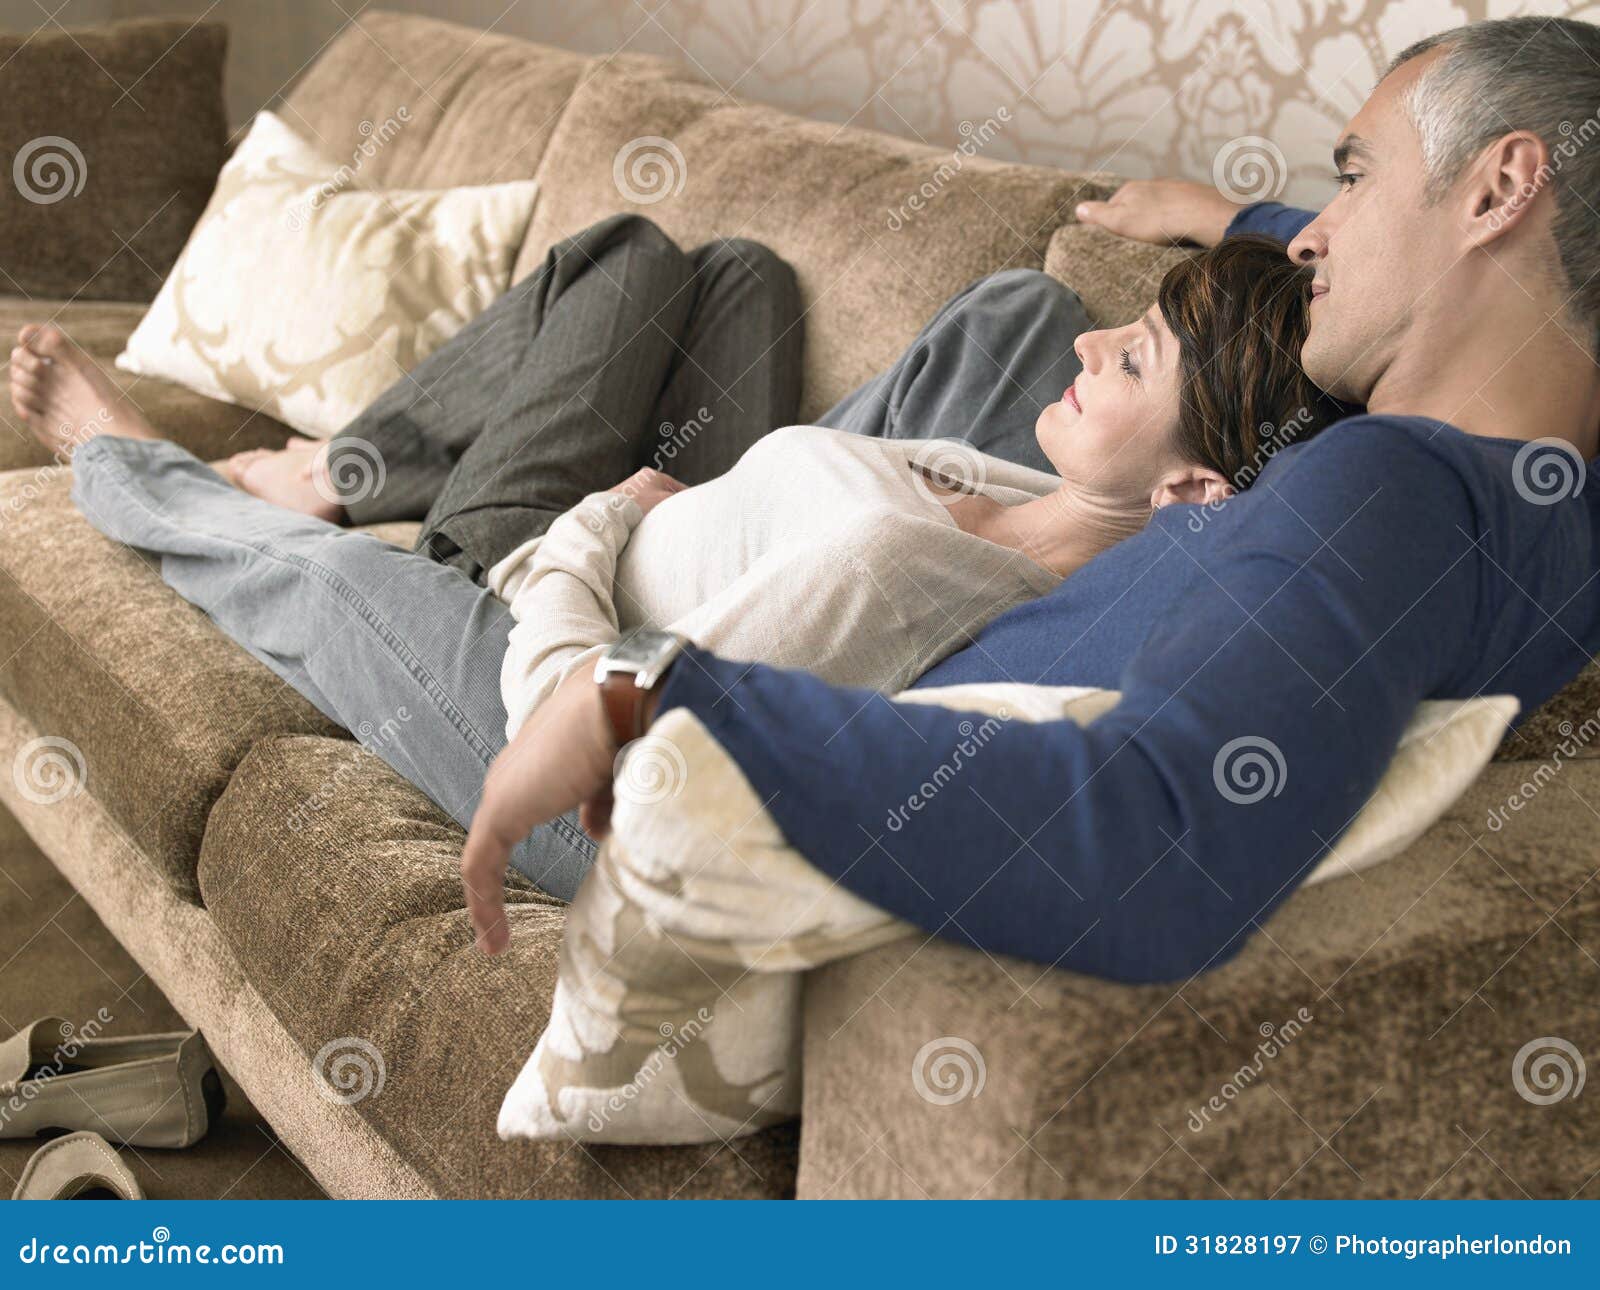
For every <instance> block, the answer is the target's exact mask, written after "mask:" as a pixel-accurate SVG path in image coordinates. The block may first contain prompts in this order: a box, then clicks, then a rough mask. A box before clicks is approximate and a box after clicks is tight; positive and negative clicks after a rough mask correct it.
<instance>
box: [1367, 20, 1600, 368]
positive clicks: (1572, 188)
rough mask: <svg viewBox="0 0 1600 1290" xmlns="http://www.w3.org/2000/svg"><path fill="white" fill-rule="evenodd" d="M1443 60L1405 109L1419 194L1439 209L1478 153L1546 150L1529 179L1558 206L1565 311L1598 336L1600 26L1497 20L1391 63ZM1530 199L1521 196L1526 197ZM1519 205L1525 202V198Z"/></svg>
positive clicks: (1430, 41) (1422, 44)
mask: <svg viewBox="0 0 1600 1290" xmlns="http://www.w3.org/2000/svg"><path fill="white" fill-rule="evenodd" d="M1433 49H1442V50H1443V53H1442V54H1441V55H1440V57H1439V58H1438V59H1437V60H1436V61H1435V62H1434V63H1433V65H1432V66H1431V67H1428V68H1427V69H1426V70H1425V71H1424V72H1423V74H1422V75H1421V76H1420V77H1418V78H1417V81H1416V83H1415V84H1414V85H1413V86H1412V87H1411V89H1410V90H1409V91H1408V92H1407V94H1406V96H1405V100H1404V104H1405V108H1406V111H1407V112H1408V113H1409V114H1410V117H1411V120H1412V123H1413V124H1414V125H1415V126H1416V129H1417V134H1418V136H1419V137H1420V139H1421V143H1422V165H1423V177H1424V181H1425V190H1424V191H1425V192H1426V194H1427V196H1428V199H1429V200H1431V201H1438V200H1441V199H1442V198H1443V197H1444V195H1445V193H1446V192H1447V191H1448V190H1449V188H1450V185H1451V184H1453V183H1455V181H1456V180H1457V179H1458V178H1459V177H1460V175H1461V172H1462V171H1463V170H1464V169H1465V168H1466V166H1467V165H1468V163H1469V162H1471V161H1473V160H1474V159H1475V158H1476V157H1477V156H1478V154H1479V153H1480V152H1481V151H1482V150H1483V149H1484V148H1486V147H1487V146H1488V145H1489V144H1491V143H1493V142H1494V141H1495V140H1496V139H1499V138H1501V137H1503V136H1505V135H1507V134H1510V133H1512V132H1513V131H1516V130H1527V131H1529V132H1531V133H1533V134H1536V135H1538V136H1539V138H1540V139H1542V140H1543V141H1544V144H1545V147H1546V148H1548V149H1549V151H1550V162H1549V165H1548V167H1547V168H1546V170H1545V171H1543V172H1542V173H1541V174H1540V175H1539V176H1538V179H1537V183H1538V186H1539V187H1541V188H1543V187H1549V188H1550V189H1551V190H1552V195H1553V196H1554V199H1555V203H1556V213H1555V217H1554V221H1553V224H1552V231H1553V233H1554V236H1555V243H1556V251H1557V253H1558V254H1559V255H1560V257H1561V270H1562V274H1563V276H1564V277H1565V279H1566V286H1567V290H1568V291H1569V292H1570V293H1571V298H1570V299H1569V300H1568V302H1567V311H1568V312H1569V313H1570V314H1572V315H1573V317H1574V318H1577V319H1579V320H1580V321H1582V322H1583V323H1584V324H1585V325H1586V326H1587V327H1588V328H1589V329H1590V333H1591V334H1590V336H1589V341H1590V346H1591V349H1593V348H1594V342H1595V339H1596V337H1600V27H1597V26H1595V25H1593V24H1592V23H1587V22H1575V21H1573V20H1572V19H1569V18H1539V17H1526V18H1502V19H1498V20H1495V21H1488V22H1475V23H1471V24H1469V25H1468V26H1465V27H1455V28H1452V29H1451V30H1450V31H1444V32H1440V33H1439V34H1438V35H1437V36H1429V37H1428V38H1427V39H1426V40H1419V41H1418V42H1417V43H1416V44H1414V45H1411V46H1409V47H1408V48H1406V49H1404V50H1402V51H1401V52H1400V53H1399V55H1398V56H1396V58H1395V60H1394V61H1393V62H1392V63H1390V64H1389V71H1391V72H1392V71H1394V69H1395V68H1397V67H1399V66H1400V65H1401V64H1402V63H1405V62H1407V61H1409V60H1410V59H1413V58H1416V57H1417V56H1418V55H1419V54H1425V53H1427V52H1428V51H1430V50H1433ZM1531 196H1532V193H1531V192H1530V193H1529V194H1528V197H1531ZM1523 200H1527V199H1526V198H1523Z"/></svg>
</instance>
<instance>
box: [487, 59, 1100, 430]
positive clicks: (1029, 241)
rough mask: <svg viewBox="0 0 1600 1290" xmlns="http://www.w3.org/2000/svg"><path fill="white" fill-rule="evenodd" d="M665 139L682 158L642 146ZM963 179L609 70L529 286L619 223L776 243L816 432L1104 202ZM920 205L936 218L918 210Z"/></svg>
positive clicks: (899, 142)
mask: <svg viewBox="0 0 1600 1290" xmlns="http://www.w3.org/2000/svg"><path fill="white" fill-rule="evenodd" d="M651 137H657V138H660V139H662V140H665V141H666V142H667V143H670V145H671V146H670V148H667V147H664V146H663V145H661V144H654V145H652V144H649V143H648V142H643V143H641V142H640V141H641V140H648V139H649V138H651ZM630 145H631V148H630ZM652 148H653V149H654V158H657V159H659V162H657V161H655V160H652V158H651V156H650V155H648V154H649V153H650V151H651V149H652ZM950 162H951V154H950V153H949V152H941V151H939V150H937V149H933V148H926V147H922V146H920V145H918V144H914V143H908V142H906V141H905V140H903V139H896V138H891V137H890V136H888V135H882V134H876V133H874V132H871V131H866V130H858V129H841V128H840V127H839V126H836V125H828V124H824V123H822V122H817V121H802V120H798V119H796V118H795V117H792V116H788V115H786V114H784V113H782V112H779V111H776V110H775V109H772V108H766V107H756V106H751V105H746V104H742V103H740V102H738V101H737V100H732V99H729V98H727V97H726V96H724V95H722V94H720V93H718V92H717V91H716V90H713V89H708V88H706V87H703V86H699V85H691V84H684V83H682V82H673V81H666V80H644V79H640V78H638V77H631V76H627V75H623V74H619V73H618V72H617V71H616V70H615V69H614V68H612V69H605V70H603V71H600V72H597V73H596V74H595V75H593V76H592V77H590V78H589V79H588V80H587V81H586V82H585V83H584V84H583V85H582V86H580V87H579V88H578V90H577V91H576V93H574V94H573V97H572V102H571V104H570V105H569V106H568V108H567V111H566V112H565V114H564V115H563V116H562V118H561V122H560V124H559V125H558V126H557V128H556V132H555V135H554V137H553V138H552V139H551V140H550V146H549V148H548V149H547V151H546V153H545V157H544V163H543V164H542V165H541V166H540V168H539V175H538V178H539V181H540V187H541V194H540V199H539V207H538V209H537V210H536V211H535V212H534V217H533V225H532V227H531V228H530V229H529V232H528V239H527V242H526V243H525V245H524V247H523V253H522V257H521V259H520V260H519V261H518V264H517V271H516V272H517V276H518V277H520V276H522V275H523V274H526V273H528V272H531V271H532V270H533V269H535V268H537V267H538V265H539V263H540V261H541V260H542V258H543V256H544V255H545V253H546V251H547V250H548V249H549V247H550V246H551V245H552V244H553V243H554V242H556V241H559V240H560V239H561V238H564V237H569V236H571V235H572V234H574V233H576V232H578V231H579V230H580V229H583V228H585V227H587V226H588V225H590V224H592V223H594V222H595V221H596V220H599V219H601V218H603V217H605V216H607V215H612V214H615V213H617V212H620V211H638V212H642V213H644V214H646V215H648V216H649V217H650V218H651V219H653V220H655V221H656V222H657V223H658V224H660V225H661V227H662V228H663V229H665V230H666V232H667V233H668V234H669V235H670V236H671V237H673V238H674V239H675V240H676V241H677V242H678V243H679V244H680V245H682V246H684V247H686V248H687V247H691V246H694V245H697V244H699V243H702V242H705V241H707V240H709V239H711V238H714V237H733V236H737V237H747V238H753V239H755V240H756V241H759V242H764V243H766V244H767V245H768V246H770V247H771V248H772V249H773V250H774V251H776V252H777V253H778V254H779V255H781V256H782V257H783V258H784V259H785V260H787V261H788V262H789V263H790V264H791V265H793V266H794V269H795V272H796V274H797V276H798V277H799V280H800V290H801V295H802V298H803V301H804V304H805V308H806V320H805V325H806V357H805V386H804V391H803V394H802V403H801V409H800V417H801V419H802V420H808V419H810V418H812V417H814V416H815V415H817V414H818V413H820V412H822V411H823V410H825V409H826V408H827V407H828V406H829V405H830V404H832V403H833V402H835V401H836V400H837V399H839V398H840V397H841V396H842V395H844V394H846V393H847V392H848V391H849V390H851V389H852V388H854V387H855V386H856V385H859V384H860V383H861V382H862V381H864V380H866V379H867V378H868V377H870V376H872V375H874V374H875V373H876V372H878V371H880V370H881V369H882V368H884V367H886V366H887V365H888V364H889V363H890V362H891V361H892V360H893V359H894V358H895V356H896V355H897V354H899V352H900V351H901V350H902V349H903V348H904V347H905V346H906V344H907V343H909V342H910V340H911V339H912V337H913V336H915V335H916V333H917V331H918V330H919V329H920V328H921V327H922V325H923V324H924V323H925V322H927V320H928V318H929V317H930V316H931V315H932V314H933V312H934V310H935V309H937V308H938V307H939V305H940V304H941V303H942V302H943V301H944V300H945V299H947V298H948V297H949V296H951V295H953V294H955V292H957V291H958V290H960V289H961V288H962V287H964V286H966V285H967V284H968V283H970V282H972V281H974V280H975V279H977V278H979V277H981V276H983V275H984V274H987V273H993V272H995V271H996V270H999V269H1005V268H1032V269H1037V268H1041V267H1043V265H1044V257H1045V248H1046V246H1047V245H1048V244H1049V241H1050V235H1051V233H1052V232H1053V231H1054V230H1055V229H1056V227H1057V226H1058V225H1060V224H1061V223H1062V222H1063V221H1064V220H1069V219H1071V218H1072V209H1073V206H1074V204H1075V203H1076V202H1077V201H1078V200H1079V199H1080V198H1081V197H1084V196H1096V195H1099V194H1101V193H1103V192H1104V191H1105V188H1104V185H1103V184H1102V183H1099V182H1097V181H1095V180H1093V179H1086V178H1084V177H1082V176H1078V175H1072V174H1068V173H1065V172H1063V171H1057V170H1046V169H1044V168H1042V167H1035V166H1023V165H1002V164H999V163H995V162H991V161H988V160H985V159H983V158H981V157H975V158H970V159H964V160H963V161H962V164H961V166H960V167H959V169H955V168H953V167H950V168H948V169H947V171H946V172H944V173H941V171H940V167H941V166H946V165H947V163H950ZM680 181H681V184H680ZM624 189H627V190H628V191H629V192H631V193H632V194H634V196H633V197H631V198H630V196H628V195H627V194H626V193H625V192H624ZM927 189H931V190H932V195H931V196H928V197H927V198H926V200H924V199H923V197H922V196H921V194H922V192H923V191H925V190H927ZM914 195H915V196H916V200H917V201H918V202H919V203H921V205H922V209H921V210H920V211H911V210H910V209H909V207H908V202H909V201H910V200H911V199H912V198H913V196H914ZM902 212H904V213H902ZM891 225H894V227H893V228H892V227H891Z"/></svg>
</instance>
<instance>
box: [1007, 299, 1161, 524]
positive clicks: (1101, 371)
mask: <svg viewBox="0 0 1600 1290" xmlns="http://www.w3.org/2000/svg"><path fill="white" fill-rule="evenodd" d="M1072 348H1073V351H1074V352H1075V353H1076V354H1077V355H1078V359H1079V361H1080V362H1081V363H1082V364H1083V370H1082V371H1081V372H1080V373H1078V379H1077V380H1076V381H1074V382H1073V383H1072V386H1071V388H1070V389H1068V390H1067V391H1066V392H1065V393H1064V394H1063V396H1062V397H1061V398H1060V399H1058V400H1056V402H1054V403H1052V404H1051V405H1050V406H1049V407H1047V408H1046V409H1045V410H1044V411H1043V412H1041V413H1040V414H1039V420H1038V421H1037V422H1036V423H1035V424H1034V434H1035V436H1036V437H1037V438H1038V441H1039V447H1040V448H1041V449H1043V451H1044V455H1045V456H1046V457H1048V458H1049V459H1050V464H1051V465H1053V466H1054V467H1055V468H1056V471H1057V472H1058V473H1059V474H1060V475H1061V477H1062V478H1063V479H1066V480H1070V481H1072V482H1073V483H1075V484H1078V485H1080V486H1082V487H1084V488H1088V489H1092V490H1093V491H1094V492H1096V493H1099V494H1102V495H1104V496H1106V497H1108V498H1112V499H1115V500H1119V501H1130V502H1137V500H1138V499H1140V498H1141V497H1143V498H1148V497H1149V495H1150V493H1151V491H1152V489H1154V488H1155V486H1156V485H1157V483H1158V482H1159V481H1160V479H1161V477H1162V475H1163V474H1164V473H1165V472H1166V471H1167V470H1169V469H1171V468H1172V467H1173V466H1174V465H1176V464H1177V463H1178V460H1179V459H1178V456H1177V453H1176V451H1175V450H1174V438H1175V436H1176V434H1177V428H1178V342H1177V340H1176V339H1175V338H1174V337H1173V335H1172V333H1171V331H1169V330H1168V329H1167V325H1166V323H1165V322H1164V321H1163V320H1162V317H1161V311H1160V310H1159V309H1157V308H1156V307H1155V306H1154V305H1152V306H1151V307H1150V308H1149V309H1148V310H1146V311H1145V314H1144V316H1143V317H1142V318H1140V319H1139V320H1138V321H1137V322H1133V323H1130V324H1129V325H1128V326H1126V327H1112V328H1107V329H1105V330H1104V331H1089V332H1084V333H1082V334H1081V335H1080V336H1079V337H1078V339H1077V340H1076V341H1074V342H1073V345H1072Z"/></svg>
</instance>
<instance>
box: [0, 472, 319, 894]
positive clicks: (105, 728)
mask: <svg viewBox="0 0 1600 1290" xmlns="http://www.w3.org/2000/svg"><path fill="white" fill-rule="evenodd" d="M71 483H72V473H71V471H70V470H67V469H63V468H60V467H54V466H51V467H44V468H42V469H40V470H38V471H34V470H20V471H11V472H9V473H7V474H4V475H0V531H3V535H4V541H0V692H3V694H4V696H5V698H6V699H7V701H8V702H10V704H11V705H12V706H13V707H14V708H16V709H17V711H18V712H19V713H21V714H22V716H24V717H25V718H26V719H27V720H28V721H30V722H31V723H32V724H33V725H34V726H35V727H36V728H37V729H39V730H40V731H42V732H44V736H45V737H47V738H48V739H50V740H55V741H64V742H58V743H56V744H54V745H52V746H51V747H52V748H53V749H54V754H55V755H54V758H53V764H54V765H55V767H56V768H57V769H58V770H59V769H62V768H63V767H64V768H65V771H66V773H67V774H69V775H72V776H76V777H77V778H78V779H79V780H80V781H81V787H82V789H83V791H86V792H89V793H91V794H93V795H94V797H95V798H96V799H97V800H98V801H99V802H100V803H101V805H102V806H103V807H104V809H105V810H106V812H107V813H108V814H109V815H110V816H111V817H112V818H113V819H114V820H115V821H116V822H117V823H118V824H119V825H121V826H122V827H123V828H124V829H126V830H127V832H128V834H129V835H130V837H131V838H132V840H133V842H134V844H135V846H136V847H137V848H138V849H139V850H140V851H141V852H142V853H143V854H144V855H145V856H146V857H147V858H148V860H149V861H150V863H151V864H152V865H153V866H154V867H155V869H156V870H157V872H158V873H159V874H160V876H161V877H162V878H163V879H164V880H165V881H167V882H168V883H169V884H171V886H172V888H173V889H174V890H175V891H176V892H178V893H179V894H180V895H182V896H184V897H185V898H188V899H195V898H196V897H197V892H198V888H197V886H196V882H195V874H194V869H195V863H196V860H197V858H198V855H199V849H200V836H201V833H202V832H203V830H204V828H205V820H206V815H207V814H208V813H209V811H210V809H211V805H212V803H213V802H215V800H216V799H217V797H218V795H219V794H220V793H221V792H222V790H223V788H224V787H225V786H226V784H227V782H228V778H229V776H230V775H231V774H232V773H233V769H234V767H235V766H237V765H238V763H239V760H240V758H242V757H243V756H244V754H245V752H246V751H247V750H248V749H249V747H250V745H251V744H252V743H254V742H255V741H256V740H257V739H260V738H263V737H265V736H269V735H276V734H285V733H319V734H330V735H333V734H338V733H339V731H338V728H337V727H335V726H334V725H333V724H332V723H331V722H329V721H328V720H327V719H326V718H324V717H323V716H322V715H321V714H320V713H318V712H317V711H316V709H314V708H313V707H312V706H311V705H310V704H309V703H308V702H306V700H304V699H302V698H301V697H300V696H299V695H298V694H296V693H295V692H294V691H293V690H291V689H290V688H289V687H288V686H286V685H284V684H283V682H282V681H280V680H279V679H278V678H277V677H276V676H274V675H273V674H272V673H271V672H270V671H268V670H267V669H266V668H265V667H264V666H262V665H261V664H260V663H258V662H256V661H255V660H254V659H253V658H251V657H250V656H249V655H248V654H246V653H245V652H244V651H243V650H242V649H240V648H239V647H238V646H237V645H235V644H234V643H233V642H232V641H231V640H229V639H228V638H227V637H226V636H224V635H223V634H222V633H221V632H220V631H218V630H217V628H216V627H215V626H214V625H213V624H212V623H211V621H210V620H209V619H208V618H206V616H205V615H204V614H202V613H201V612H200V611H199V610H198V609H195V608H193V607H192V606H190V605H188V604H185V603H184V601H183V600H181V599H180V598H179V597H178V595H177V594H176V593H175V592H173V591H172V590H171V589H170V588H169V587H167V585H166V584H165V583H164V582H162V581H161V576H160V574H159V572H158V571H157V570H156V569H155V568H154V567H153V565H152V564H151V563H150V562H149V561H148V560H147V559H146V558H144V557H142V556H140V555H138V554H136V553H135V552H134V551H133V550H131V549H130V548H128V547H125V546H122V545H121V544H119V543H116V542H113V541H111V540H110V539H109V538H106V537H105V536H103V535H102V534H101V533H99V532H97V531H96V530H95V529H94V528H93V527H91V526H90V524H89V522H88V521H87V520H85V519H84V518H83V516H82V515H81V514H80V513H79V512H78V510H77V508H76V507H75V506H73V504H72V500H71V497H70V495H69V490H70V487H71ZM50 752H51V748H45V747H41V748H40V749H37V750H34V753H33V754H32V755H33V756H35V757H42V756H46V755H47V754H49V753H50ZM50 766H51V763H50V762H36V761H26V760H25V759H24V757H23V756H21V755H19V757H18V759H17V762H16V764H15V765H14V766H13V767H12V774H13V775H14V776H16V777H17V779H18V786H19V789H20V788H21V787H22V785H23V783H24V782H25V781H26V782H29V783H30V784H31V785H32V791H35V792H40V793H44V794H47V795H48V794H50V793H53V792H56V791H60V786H59V784H57V783H56V782H55V781H53V780H51V779H50V778H49V776H50V774H51V770H50ZM72 787H74V788H75V787H76V786H72Z"/></svg>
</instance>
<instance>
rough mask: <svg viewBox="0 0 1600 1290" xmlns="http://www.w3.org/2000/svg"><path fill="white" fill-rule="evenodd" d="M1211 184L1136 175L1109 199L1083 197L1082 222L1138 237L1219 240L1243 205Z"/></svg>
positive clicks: (1207, 243) (1148, 239)
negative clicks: (1092, 199)
mask: <svg viewBox="0 0 1600 1290" xmlns="http://www.w3.org/2000/svg"><path fill="white" fill-rule="evenodd" d="M1240 209H1241V208H1240V207H1239V206H1237V205H1235V204H1234V203H1233V202H1231V201H1229V200H1228V199H1227V198H1226V197H1224V196H1223V195H1222V194H1221V193H1219V192H1218V191H1217V190H1216V189H1215V188H1213V187H1212V186H1211V185H1210V184H1195V183H1190V182H1189V181H1188V180H1186V179H1130V180H1129V181H1128V182H1127V183H1125V184H1123V185H1122V187H1121V188H1119V189H1117V191H1116V192H1114V193H1112V194H1111V198H1110V200H1109V201H1103V202H1079V203H1078V209H1077V216H1078V222H1079V223H1080V224H1098V225H1099V226H1100V227H1101V228H1104V229H1109V230H1110V231H1111V232H1113V233H1116V234H1117V235H1118V236H1120V237H1130V238H1133V239H1134V240H1135V241H1137V242H1156V243H1169V242H1194V243H1198V244H1199V245H1200V246H1215V245H1216V244H1217V243H1218V242H1220V241H1222V235H1223V234H1224V233H1226V232H1227V231H1228V224H1229V222H1230V221H1232V219H1233V217H1234V216H1235V215H1237V214H1238V213H1239V211H1240Z"/></svg>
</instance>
